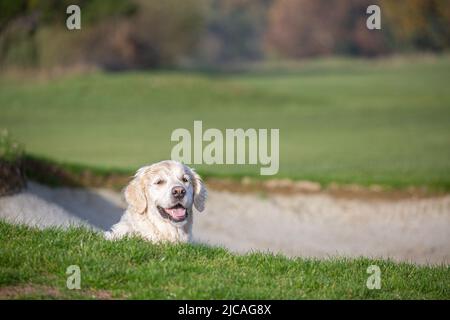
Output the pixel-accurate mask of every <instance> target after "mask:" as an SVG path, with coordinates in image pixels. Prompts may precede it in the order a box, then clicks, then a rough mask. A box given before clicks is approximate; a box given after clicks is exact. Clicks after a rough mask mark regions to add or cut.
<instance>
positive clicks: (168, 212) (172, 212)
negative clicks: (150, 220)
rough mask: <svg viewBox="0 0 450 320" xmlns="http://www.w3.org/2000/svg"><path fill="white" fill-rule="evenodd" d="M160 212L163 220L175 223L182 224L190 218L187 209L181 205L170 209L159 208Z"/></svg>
mask: <svg viewBox="0 0 450 320" xmlns="http://www.w3.org/2000/svg"><path fill="white" fill-rule="evenodd" d="M158 211H159V214H160V215H161V216H162V217H163V218H165V219H169V220H171V221H173V222H182V221H184V220H186V218H187V216H188V212H187V210H186V208H185V207H183V206H182V205H181V204H179V203H178V204H176V205H174V206H173V207H170V208H163V207H160V206H158Z"/></svg>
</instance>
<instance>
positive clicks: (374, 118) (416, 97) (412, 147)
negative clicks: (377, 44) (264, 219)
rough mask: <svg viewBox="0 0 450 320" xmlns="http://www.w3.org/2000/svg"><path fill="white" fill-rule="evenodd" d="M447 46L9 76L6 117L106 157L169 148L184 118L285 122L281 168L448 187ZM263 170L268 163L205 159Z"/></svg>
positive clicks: (233, 172)
mask: <svg viewBox="0 0 450 320" xmlns="http://www.w3.org/2000/svg"><path fill="white" fill-rule="evenodd" d="M449 80H450V58H449V57H448V56H446V57H436V58H432V59H426V60H425V59H416V60H413V61H409V60H405V61H403V60H401V59H400V60H398V61H397V60H395V61H389V60H386V61H381V62H373V61H372V62H371V61H359V60H358V61H354V60H343V61H340V60H336V61H331V62H330V61H328V62H326V61H325V62H320V61H319V62H315V63H312V64H304V65H303V64H302V65H294V66H290V67H289V68H267V69H255V70H253V71H251V72H240V73H190V72H182V71H167V72H163V71H159V72H149V73H143V72H142V73H116V74H101V73H98V74H91V75H78V76H72V77H65V78H62V79H55V80H45V81H36V80H23V79H22V80H21V81H18V80H17V79H16V80H14V79H11V78H4V77H3V78H1V77H0V127H5V128H8V129H9V130H10V131H11V132H12V134H13V135H14V136H15V137H17V139H18V140H19V141H21V142H23V143H24V144H25V147H26V149H27V151H29V152H30V153H32V154H36V155H39V156H44V157H48V158H51V159H54V160H56V161H63V162H69V163H80V164H83V165H87V166H92V167H100V168H110V167H115V168H122V169H124V170H125V171H133V170H135V169H136V168H137V167H139V166H141V165H143V164H145V163H150V162H154V161H157V160H162V159H167V158H169V157H170V151H171V148H172V147H173V146H174V143H173V142H171V141H170V136H171V133H172V131H173V130H174V129H176V128H187V129H189V130H191V131H192V129H193V121H194V120H203V127H204V129H207V128H218V129H221V130H224V129H225V128H241V127H242V128H280V172H279V174H278V175H277V176H276V178H282V177H289V178H294V179H305V180H311V181H318V182H321V183H322V184H327V183H330V182H338V183H357V184H361V185H368V184H381V185H387V186H391V187H405V186H409V185H416V186H431V187H434V188H441V189H446V190H450V92H449V91H448V82H449ZM196 168H197V169H200V171H201V172H202V171H203V172H205V173H207V174H208V175H213V176H214V175H217V176H244V175H248V176H259V175H258V174H259V166H249V165H228V166H226V165H216V166H196Z"/></svg>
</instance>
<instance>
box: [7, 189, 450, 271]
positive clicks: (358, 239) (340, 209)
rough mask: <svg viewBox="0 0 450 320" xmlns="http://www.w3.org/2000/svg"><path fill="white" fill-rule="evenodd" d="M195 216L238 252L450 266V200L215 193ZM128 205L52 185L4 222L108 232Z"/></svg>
mask: <svg viewBox="0 0 450 320" xmlns="http://www.w3.org/2000/svg"><path fill="white" fill-rule="evenodd" d="M209 194H210V196H209V199H208V201H207V206H206V210H205V212H204V213H197V214H196V215H195V218H194V239H195V241H196V242H202V243H207V244H210V245H218V246H223V247H226V248H229V249H231V250H232V251H236V252H248V251H252V250H258V251H271V252H274V253H283V254H285V255H288V256H301V257H317V258H327V257H334V256H346V257H356V256H366V257H377V258H392V259H394V260H397V261H410V262H414V263H419V264H426V263H431V264H436V263H446V264H449V263H450V195H446V196H440V197H434V198H423V199H416V198H409V199H400V200H395V201H392V200H387V199H385V200H383V199H376V200H368V199H342V198H337V197H333V196H331V195H328V194H321V193H318V194H305V195H301V194H297V195H273V196H267V197H261V196H259V195H257V194H244V195H242V194H236V193H230V192H226V191H214V190H210V192H209ZM124 208H125V203H124V202H123V198H122V195H121V194H120V193H117V192H115V191H111V190H107V189H71V188H49V187H46V186H42V185H39V184H36V183H30V184H29V187H28V189H27V190H26V191H24V192H22V193H20V194H17V195H14V196H7V197H1V198H0V218H1V219H4V220H7V221H10V222H15V223H25V224H28V225H32V226H37V227H40V228H45V227H49V226H61V227H67V226H69V225H84V226H89V227H93V228H95V229H97V230H108V229H109V227H111V226H112V225H113V224H114V223H116V222H117V221H118V220H119V219H120V216H121V214H122V212H123V210H124Z"/></svg>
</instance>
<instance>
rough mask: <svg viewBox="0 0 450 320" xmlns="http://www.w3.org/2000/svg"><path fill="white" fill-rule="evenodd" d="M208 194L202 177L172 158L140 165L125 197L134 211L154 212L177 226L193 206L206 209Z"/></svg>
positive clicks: (185, 218)
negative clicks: (148, 164) (143, 165)
mask: <svg viewBox="0 0 450 320" xmlns="http://www.w3.org/2000/svg"><path fill="white" fill-rule="evenodd" d="M206 196H207V192H206V188H205V186H204V184H203V181H202V179H201V178H200V176H199V175H198V174H197V173H196V172H195V171H194V170H193V169H191V168H189V167H187V166H185V165H183V164H182V163H180V162H177V161H172V160H166V161H161V162H158V163H155V164H152V165H150V166H146V167H143V168H140V169H139V170H138V171H137V173H136V175H135V176H134V179H133V180H132V181H131V182H130V183H129V184H128V186H127V187H126V189H125V199H126V201H127V203H128V205H129V206H130V207H131V209H132V210H133V211H134V212H137V213H139V214H150V215H151V214H153V215H156V216H157V217H158V218H160V219H163V220H168V221H170V222H171V223H172V224H174V225H176V226H183V225H184V224H185V223H186V221H187V218H188V216H189V215H190V214H192V206H195V208H196V209H197V210H198V211H203V210H204V207H205V200H206Z"/></svg>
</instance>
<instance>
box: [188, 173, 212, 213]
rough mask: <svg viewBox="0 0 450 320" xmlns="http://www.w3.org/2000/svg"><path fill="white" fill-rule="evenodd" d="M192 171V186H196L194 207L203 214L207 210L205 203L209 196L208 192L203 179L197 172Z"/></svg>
mask: <svg viewBox="0 0 450 320" xmlns="http://www.w3.org/2000/svg"><path fill="white" fill-rule="evenodd" d="M190 170H191V175H192V178H193V179H192V184H193V185H194V206H195V208H196V209H197V210H198V211H200V212H202V211H203V210H205V202H206V198H207V196H208V192H207V191H206V187H205V184H204V183H203V180H202V178H200V176H199V175H198V173H197V172H195V171H194V170H193V169H190Z"/></svg>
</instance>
